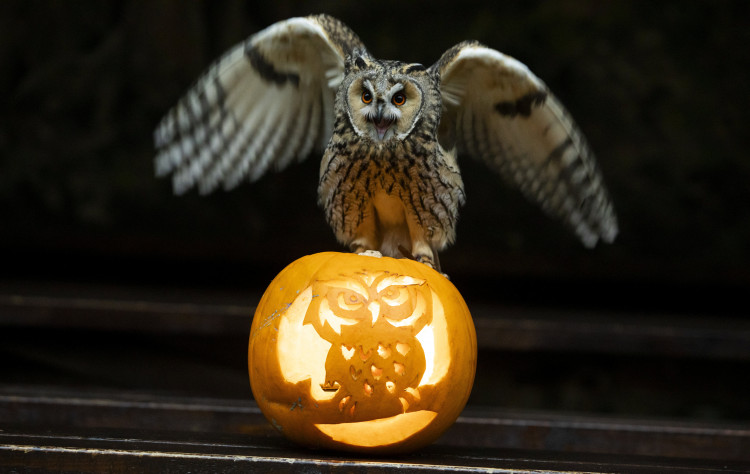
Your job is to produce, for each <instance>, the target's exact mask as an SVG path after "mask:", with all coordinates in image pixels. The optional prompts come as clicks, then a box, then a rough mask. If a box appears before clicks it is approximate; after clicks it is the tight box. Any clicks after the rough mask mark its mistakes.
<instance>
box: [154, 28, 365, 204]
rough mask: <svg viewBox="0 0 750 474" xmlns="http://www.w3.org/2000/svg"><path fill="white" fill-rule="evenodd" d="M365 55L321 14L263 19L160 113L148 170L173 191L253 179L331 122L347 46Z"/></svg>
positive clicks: (316, 141) (323, 136) (324, 133)
mask: <svg viewBox="0 0 750 474" xmlns="http://www.w3.org/2000/svg"><path fill="white" fill-rule="evenodd" d="M354 52H356V53H357V54H367V52H366V50H365V47H364V45H363V44H362V42H361V41H360V40H359V38H358V37H357V36H356V35H355V34H354V32H352V31H351V30H350V29H349V28H348V27H347V26H346V25H344V24H343V23H341V22H340V21H338V20H336V19H334V18H331V17H329V16H326V15H317V16H309V17H305V18H292V19H289V20H285V21H281V22H278V23H275V24H273V25H271V26H270V27H268V28H266V29H265V30H262V31H260V32H258V33H257V34H254V35H252V36H251V37H250V38H248V39H247V40H245V41H243V42H242V43H240V44H238V45H236V46H235V47H234V48H232V49H230V50H229V51H228V52H227V53H226V54H225V55H224V56H222V57H221V58H220V59H219V60H218V61H216V62H215V63H214V64H213V65H212V66H210V67H209V69H208V70H207V71H206V72H205V73H204V74H203V76H202V77H200V78H199V79H198V81H197V83H196V84H195V85H194V86H193V87H192V89H191V90H190V91H189V92H188V93H187V94H186V95H185V96H184V97H183V98H182V99H181V100H180V101H179V103H178V104H177V105H176V106H175V107H174V108H173V109H172V110H171V111H170V112H169V113H168V114H167V115H166V116H165V117H164V118H163V119H162V121H161V123H160V124H159V126H158V127H157V129H156V132H155V134H154V140H155V143H156V147H157V149H158V155H157V157H156V174H157V175H158V176H165V175H168V174H170V173H172V174H173V186H174V190H175V193H177V194H181V193H184V192H185V191H187V190H188V189H190V188H192V187H193V186H196V185H197V186H198V189H199V191H200V192H201V193H209V192H211V191H213V190H215V189H216V188H217V187H218V186H219V185H222V186H223V187H224V189H231V188H233V187H235V186H237V185H238V184H239V183H240V182H241V181H242V180H243V179H246V178H247V179H249V180H251V181H253V180H256V179H258V178H259V177H260V176H262V175H263V174H264V173H265V172H266V171H267V170H268V169H269V168H270V167H273V168H275V169H277V170H278V169H282V168H284V167H286V166H287V165H288V164H289V163H291V162H292V161H294V160H295V159H296V160H302V159H303V158H305V157H306V156H308V155H309V154H310V153H311V151H312V150H313V149H317V150H320V151H322V149H323V148H324V147H325V145H326V144H327V142H328V140H329V138H330V136H331V133H332V130H333V101H334V95H335V91H336V88H337V87H338V85H339V84H340V82H341V80H342V79H343V75H344V59H345V58H346V56H347V55H348V54H351V53H354Z"/></svg>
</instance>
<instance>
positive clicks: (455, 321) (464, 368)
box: [248, 252, 477, 452]
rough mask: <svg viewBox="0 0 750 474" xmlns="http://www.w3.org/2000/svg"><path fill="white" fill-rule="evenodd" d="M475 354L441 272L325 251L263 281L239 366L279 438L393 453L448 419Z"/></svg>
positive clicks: (418, 443)
mask: <svg viewBox="0 0 750 474" xmlns="http://www.w3.org/2000/svg"><path fill="white" fill-rule="evenodd" d="M476 356H477V349H476V334H475V332H474V324H473V322H472V320H471V316H470V314H469V310H468V308H467V307H466V303H465V302H464V300H463V298H462V297H461V295H460V293H459V292H458V290H457V289H456V288H455V286H453V284H451V282H450V281H448V280H447V279H446V278H445V277H444V276H443V275H441V274H440V273H438V272H436V271H435V270H433V269H432V268H430V267H428V266H426V265H423V264H421V263H418V262H415V261H413V260H407V259H394V258H389V257H374V256H366V255H357V254H344V253H335V252H326V253H319V254H315V255H309V256H306V257H302V258H300V259H299V260H297V261H295V262H293V263H292V264H290V265H289V266H288V267H286V268H285V269H284V270H283V271H282V272H281V273H279V275H278V276H277V277H276V278H275V279H274V280H273V282H271V285H270V286H269V287H268V289H267V290H266V292H265V293H264V295H263V297H262V298H261V300H260V303H259V304H258V307H257V310H256V312H255V317H254V319H253V324H252V328H251V331H250V344H249V348H248V366H249V372H250V384H251V387H252V391H253V395H254V396H255V400H256V401H257V403H258V405H259V407H260V409H261V411H262V412H263V414H264V415H265V416H266V418H268V420H269V421H270V422H271V424H272V425H273V426H274V427H276V428H277V429H278V430H279V431H281V432H282V433H283V434H284V435H285V436H287V437H288V438H289V439H291V440H293V441H296V442H298V443H302V444H305V445H308V446H313V447H323V448H334V449H344V450H354V451H365V452H403V451H409V450H413V449H417V448H419V447H422V446H425V445H427V444H429V443H431V442H432V441H434V440H435V439H437V438H438V437H439V436H440V435H441V434H442V433H443V432H444V431H445V430H446V429H447V428H448V427H450V425H451V424H453V422H454V421H455V420H456V418H457V417H458V415H459V414H460V412H461V410H462V409H463V407H464V405H465V404H466V400H467V399H468V397H469V393H470V392H471V386H472V383H473V380H474V372H475V368H476Z"/></svg>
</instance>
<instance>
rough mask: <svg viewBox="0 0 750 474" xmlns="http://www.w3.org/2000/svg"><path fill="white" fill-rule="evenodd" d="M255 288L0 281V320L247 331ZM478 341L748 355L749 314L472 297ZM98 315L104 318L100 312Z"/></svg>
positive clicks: (495, 346) (518, 346)
mask: <svg viewBox="0 0 750 474" xmlns="http://www.w3.org/2000/svg"><path fill="white" fill-rule="evenodd" d="M260 294H261V292H260V291H257V292H250V293H239V292H236V293H229V292H210V291H205V290H203V291H194V292H187V293H185V292H182V293H173V294H169V292H168V291H164V290H162V291H161V292H160V291H156V290H153V289H150V290H148V289H144V288H128V287H112V286H109V287H107V286H103V285H100V286H96V285H90V284H89V285H75V284H56V285H43V284H40V283H27V284H18V283H16V284H5V285H2V284H0V323H1V324H3V325H6V326H11V327H12V326H22V327H43V328H60V329H86V330H105V331H136V332H151V333H155V334H161V333H176V334H197V335H233V334H244V333H248V331H249V325H250V322H251V318H252V314H253V313H254V312H255V303H256V302H257V301H258V299H260ZM470 310H471V312H472V316H473V318H474V323H475V326H476V330H477V338H478V344H479V347H480V348H481V349H486V350H515V351H539V350H545V351H575V352H606V353H617V354H631V355H633V354H635V355H641V356H643V355H647V356H670V357H706V358H718V359H738V360H750V321H748V320H746V319H740V318H736V317H725V316H711V317H706V316H702V317H701V316H696V315H689V314H666V313H633V312H620V311H607V310H601V311H592V310H587V311H580V310H579V311H572V310H560V309H550V308H541V307H540V308H534V307H514V306H501V305H488V304H481V303H480V304H476V305H475V304H471V305H470ZM103 314H106V317H102V315H103Z"/></svg>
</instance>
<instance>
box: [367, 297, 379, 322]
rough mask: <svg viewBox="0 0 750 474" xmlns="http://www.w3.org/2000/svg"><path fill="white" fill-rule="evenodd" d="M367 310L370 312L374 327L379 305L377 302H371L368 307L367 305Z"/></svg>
mask: <svg viewBox="0 0 750 474" xmlns="http://www.w3.org/2000/svg"><path fill="white" fill-rule="evenodd" d="M367 310H368V311H370V314H371V315H372V325H373V327H374V326H375V322H376V321H377V320H378V318H379V317H380V303H378V302H377V301H373V302H372V303H370V304H369V305H367Z"/></svg>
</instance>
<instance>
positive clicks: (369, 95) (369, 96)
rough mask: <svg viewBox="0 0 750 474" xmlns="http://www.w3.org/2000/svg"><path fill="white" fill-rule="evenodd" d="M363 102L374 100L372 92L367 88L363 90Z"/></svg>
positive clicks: (367, 102)
mask: <svg viewBox="0 0 750 474" xmlns="http://www.w3.org/2000/svg"><path fill="white" fill-rule="evenodd" d="M362 102H364V103H365V104H369V103H371V102H372V92H370V91H368V90H367V89H365V90H364V92H362Z"/></svg>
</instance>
